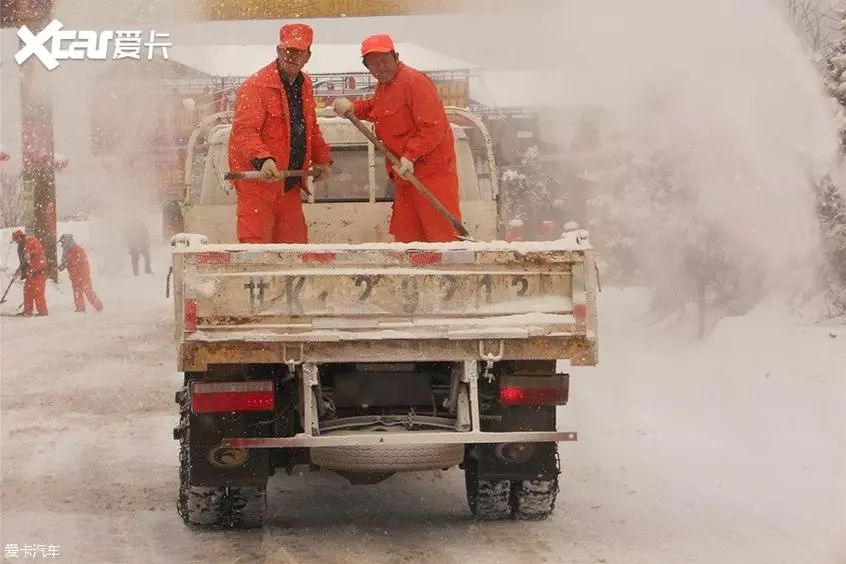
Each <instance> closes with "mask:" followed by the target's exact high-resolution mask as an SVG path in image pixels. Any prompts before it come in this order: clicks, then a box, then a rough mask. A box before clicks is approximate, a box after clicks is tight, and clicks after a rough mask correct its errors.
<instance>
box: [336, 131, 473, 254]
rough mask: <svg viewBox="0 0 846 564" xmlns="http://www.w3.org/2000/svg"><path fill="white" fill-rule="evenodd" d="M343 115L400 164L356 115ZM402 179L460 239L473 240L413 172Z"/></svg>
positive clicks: (394, 161) (386, 154)
mask: <svg viewBox="0 0 846 564" xmlns="http://www.w3.org/2000/svg"><path fill="white" fill-rule="evenodd" d="M345 117H346V118H347V119H348V120H350V121H351V122H352V124H353V125H354V126H356V128H357V129H358V130H359V131H361V133H362V135H364V136H365V137H367V139H368V140H369V141H370V142H371V143H373V146H374V147H376V148H377V149H379V150H380V151H382V152H383V153H385V156H386V157H388V160H389V161H391V163H393V165H394V166H399V165H400V160H399V159H398V158H397V156H396V155H395V154H393V153H392V152H390V151H389V150H388V148H387V147H385V144H384V143H382V142H381V141H380V140H379V138H378V137H376V135H375V134H374V133H373V132H372V131H370V129H369V128H368V127H367V126H365V125H364V124H363V123H361V120H359V119H358V118H357V117H355V116H352V115H350V116H345ZM403 179H405V180H408V181H409V182H411V184H412V185H414V187H415V188H417V191H418V192H420V193H421V194H422V195H423V197H424V198H426V200H427V201H428V202H429V203H430V204H432V206H434V208H435V209H436V210H438V212H439V213H440V214H441V215H442V216H444V217H445V218H446V219H447V220H448V221H449V222H450V223H451V224H452V226H453V227H454V228H455V230H456V231H458V234H459V236H460V237H459V238H460V239H462V240H464V241H473V240H474V239H473V238H472V237H471V236H470V232H469V231H467V230H466V229H465V228H464V226H463V225H461V222H460V221H458V220H457V219H456V218H455V216H454V215H452V213H451V212H450V211H449V210H448V209H446V206H444V205H443V204H442V203H441V202H440V200H438V199H437V198H436V197H435V196H434V195H432V193H431V192H429V189H428V188H426V186H424V185H423V183H422V182H420V180H419V179H418V178H417V177H416V176H414V175H413V174H411V173H409V174H407V175H405V176H403Z"/></svg>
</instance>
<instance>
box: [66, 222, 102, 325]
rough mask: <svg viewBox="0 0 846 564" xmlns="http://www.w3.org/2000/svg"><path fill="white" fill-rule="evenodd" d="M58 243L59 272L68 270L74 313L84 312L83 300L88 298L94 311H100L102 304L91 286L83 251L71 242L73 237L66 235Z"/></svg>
mask: <svg viewBox="0 0 846 564" xmlns="http://www.w3.org/2000/svg"><path fill="white" fill-rule="evenodd" d="M59 243H60V244H61V245H62V261H61V262H60V263H59V270H65V269H67V270H68V276H70V280H71V288H73V304H74V308H75V311H79V312H84V311H85V298H88V301H89V302H91V305H92V306H94V309H96V310H97V311H101V310H102V309H103V302H101V301H100V298H98V297H97V294H96V292H94V287H93V286H92V284H91V267H90V266H89V264H88V255H87V254H86V253H85V249H83V248H82V247H81V246H80V245H79V244H78V243H77V242H76V241H74V240H73V235H69V234H67V233H66V234H64V235H62V236H61V237H59Z"/></svg>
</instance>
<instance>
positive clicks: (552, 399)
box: [499, 374, 570, 405]
mask: <svg viewBox="0 0 846 564" xmlns="http://www.w3.org/2000/svg"><path fill="white" fill-rule="evenodd" d="M569 394H570V377H569V376H568V375H567V374H556V375H555V376H543V377H521V376H511V377H506V378H503V379H502V380H501V381H500V385H499V402H500V403H501V404H502V405H565V404H566V403H567V400H568V398H569Z"/></svg>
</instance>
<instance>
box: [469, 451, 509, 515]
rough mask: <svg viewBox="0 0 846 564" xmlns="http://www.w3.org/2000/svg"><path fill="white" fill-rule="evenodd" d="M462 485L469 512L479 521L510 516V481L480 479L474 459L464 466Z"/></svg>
mask: <svg viewBox="0 0 846 564" xmlns="http://www.w3.org/2000/svg"><path fill="white" fill-rule="evenodd" d="M464 485H465V488H466V491H467V504H468V505H469V506H470V512H471V513H473V515H475V516H476V518H477V519H479V520H480V521H501V520H503V519H509V518H511V504H510V498H511V482H510V481H509V480H480V479H479V473H478V471H477V463H476V461H475V460H471V461H468V462H467V463H466V467H465V468H464Z"/></svg>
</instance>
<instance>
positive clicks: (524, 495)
mask: <svg viewBox="0 0 846 564" xmlns="http://www.w3.org/2000/svg"><path fill="white" fill-rule="evenodd" d="M557 496H558V478H557V477H556V478H554V479H552V480H523V481H515V482H514V485H513V489H512V496H511V507H512V509H513V511H514V516H515V517H516V518H517V519H521V520H524V521H543V520H544V519H546V518H547V517H549V516H550V515H552V512H553V510H554V509H555V498H556V497H557Z"/></svg>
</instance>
